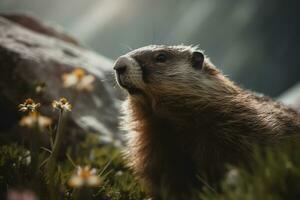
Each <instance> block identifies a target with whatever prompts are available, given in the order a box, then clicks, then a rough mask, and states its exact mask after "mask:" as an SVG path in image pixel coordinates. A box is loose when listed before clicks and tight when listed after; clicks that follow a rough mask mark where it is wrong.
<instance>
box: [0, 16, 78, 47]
mask: <svg viewBox="0 0 300 200" xmlns="http://www.w3.org/2000/svg"><path fill="white" fill-rule="evenodd" d="M0 16H1V17H3V18H5V19H8V20H9V21H12V22H15V23H17V24H19V25H21V26H23V27H25V28H27V29H30V30H31V31H34V32H37V33H41V34H43V35H47V36H50V37H54V38H57V39H61V40H63V41H65V42H68V43H71V44H74V45H78V46H79V42H78V41H77V40H76V39H75V38H73V37H72V36H70V35H67V34H66V33H64V32H63V30H61V28H59V27H58V26H56V27H53V26H49V25H46V24H44V23H41V22H40V21H39V20H38V19H36V18H35V17H33V16H31V15H28V14H18V13H13V14H8V13H2V14H0Z"/></svg>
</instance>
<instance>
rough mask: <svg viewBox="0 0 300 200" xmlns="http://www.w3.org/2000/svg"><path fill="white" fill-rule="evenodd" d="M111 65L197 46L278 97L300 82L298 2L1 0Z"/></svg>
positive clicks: (3, 6)
mask: <svg viewBox="0 0 300 200" xmlns="http://www.w3.org/2000/svg"><path fill="white" fill-rule="evenodd" d="M0 11H1V12H25V13H29V14H33V15H34V16H36V17H39V18H40V19H42V20H44V21H47V22H49V23H51V24H57V25H59V26H61V27H62V28H63V29H65V30H66V32H67V33H69V34H71V35H73V36H75V37H76V38H77V39H78V40H79V41H80V42H82V43H83V44H84V45H85V46H86V47H88V48H91V49H93V50H95V51H96V52H98V53H99V54H102V55H104V56H106V57H108V58H110V59H112V60H114V59H116V58H117V57H118V56H120V55H122V54H124V53H126V52H128V51H129V50H130V49H134V48H138V47H141V46H144V45H149V44H170V45H176V44H187V45H190V44H197V45H199V47H200V48H201V49H203V50H205V52H206V54H207V55H208V56H209V57H210V58H211V60H212V62H213V63H214V64H215V65H216V66H217V67H218V68H220V69H221V70H222V71H223V72H224V73H225V74H227V75H228V76H229V77H231V79H233V80H234V81H236V82H237V83H238V84H239V85H242V86H243V87H245V88H248V89H251V90H254V91H257V92H261V93H265V94H267V95H269V96H272V97H277V96H279V95H280V94H282V93H283V92H285V91H286V90H287V89H289V88H291V87H292V86H294V85H296V84H297V83H298V82H299V81H300V76H299V74H300V59H299V57H300V55H299V53H300V51H299V50H300V39H299V37H300V26H299V25H300V2H299V1H297V0H289V1H284V0H263V1H262V0H226V1H224V0H164V1H159V0H51V1H50V0H48V1H47V0H1V1H0Z"/></svg>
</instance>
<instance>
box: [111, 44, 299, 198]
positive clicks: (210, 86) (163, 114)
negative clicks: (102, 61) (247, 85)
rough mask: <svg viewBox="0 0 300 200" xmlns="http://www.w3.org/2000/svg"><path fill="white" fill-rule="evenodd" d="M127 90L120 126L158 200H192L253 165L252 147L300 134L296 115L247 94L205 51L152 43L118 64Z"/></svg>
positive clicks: (133, 164)
mask: <svg viewBox="0 0 300 200" xmlns="http://www.w3.org/2000/svg"><path fill="white" fill-rule="evenodd" d="M114 69H115V71H116V79H117V82H118V84H119V85H120V86H121V87H122V88H124V89H125V90H126V91H128V94H129V95H128V98H127V100H126V101H125V103H124V107H123V114H124V117H123V121H122V126H123V128H125V130H127V132H128V133H127V143H128V144H127V150H126V156H127V158H128V161H129V165H130V166H131V167H132V168H133V170H134V171H135V172H136V174H137V175H138V177H140V179H141V180H142V181H143V182H144V183H145V184H146V186H148V187H147V188H150V190H151V192H152V194H153V196H154V197H157V198H158V199H171V200H173V199H193V198H196V196H195V192H194V191H197V190H198V189H199V188H201V185H202V184H203V181H205V182H206V183H208V184H214V183H215V182H216V181H217V180H219V179H220V177H221V176H222V175H223V173H224V171H225V168H226V167H225V165H226V164H227V163H230V164H239V163H247V162H249V161H250V159H251V155H252V154H251V152H252V147H253V145H267V144H271V143H274V142H277V141H280V140H281V139H283V138H285V137H290V136H293V135H296V134H299V133H300V116H299V114H298V113H297V112H295V111H293V110H292V109H290V108H288V107H285V106H284V105H282V104H280V103H278V102H275V101H273V100H271V99H270V98H267V97H264V96H259V95H256V94H254V93H252V92H250V91H246V90H243V89H241V88H240V87H239V86H237V85H236V84H235V83H233V82H232V81H231V80H229V79H228V78H227V77H225V76H224V75H223V74H222V73H221V72H220V71H219V70H218V69H217V68H216V67H215V66H214V65H213V64H212V63H211V62H210V60H209V58H208V57H206V56H205V55H204V54H203V52H202V51H200V50H198V49H197V48H196V47H191V46H183V45H180V46H164V45H151V46H146V47H143V48H139V49H136V50H134V51H131V52H129V53H127V54H126V55H123V56H121V57H119V58H118V59H117V61H116V62H115V65H114Z"/></svg>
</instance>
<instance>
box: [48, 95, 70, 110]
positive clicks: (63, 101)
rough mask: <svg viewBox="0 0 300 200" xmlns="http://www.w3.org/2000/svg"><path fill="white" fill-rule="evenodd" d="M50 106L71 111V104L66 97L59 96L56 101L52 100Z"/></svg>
mask: <svg viewBox="0 0 300 200" xmlns="http://www.w3.org/2000/svg"><path fill="white" fill-rule="evenodd" d="M52 107H53V108H54V109H58V110H62V111H71V109H72V105H71V104H70V103H69V102H68V100H67V99H66V98H60V99H59V100H58V101H57V100H54V101H53V102H52Z"/></svg>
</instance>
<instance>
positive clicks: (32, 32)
mask: <svg viewBox="0 0 300 200" xmlns="http://www.w3.org/2000/svg"><path fill="white" fill-rule="evenodd" d="M8 19H9V20H8ZM20 24H21V25H20ZM27 25H28V26H29V28H27ZM53 30H54V29H52V28H48V27H46V26H43V25H42V24H41V23H40V22H39V21H37V20H34V21H32V20H30V19H28V17H27V16H25V17H24V18H23V17H22V16H21V15H11V16H7V15H6V16H5V17H3V16H2V17H0V97H1V98H0V113H1V118H0V120H1V123H0V133H4V132H9V131H10V130H13V129H15V128H16V125H17V124H18V121H19V120H20V117H21V115H22V113H20V112H18V108H17V105H18V104H19V103H21V102H23V101H24V99H26V98H29V97H31V98H33V99H34V100H36V101H38V102H41V103H42V105H43V106H42V107H41V112H42V113H43V114H46V115H50V116H52V117H55V116H57V112H54V111H53V110H52V109H51V106H50V105H51V101H52V100H54V99H58V98H60V97H66V98H67V99H69V100H70V101H74V100H75V97H74V96H75V95H74V94H75V93H74V92H73V90H71V89H66V88H63V86H62V79H61V77H62V74H63V73H68V72H70V71H72V70H74V69H75V68H77V67H81V68H83V69H84V70H86V71H87V72H88V73H89V74H91V75H94V76H95V78H96V80H95V83H94V86H95V87H94V90H93V91H92V92H82V93H80V94H79V95H78V97H77V98H76V103H75V107H74V109H73V110H72V112H71V113H70V121H71V124H74V126H73V127H67V128H73V129H74V128H75V129H78V130H80V131H81V132H93V133H99V134H101V135H102V140H105V141H111V140H113V139H117V140H118V139H119V138H120V137H119V134H118V132H119V131H118V111H119V104H120V103H119V101H120V100H119V97H120V94H119V90H117V89H116V87H115V81H114V78H113V71H112V61H111V60H109V59H107V58H105V57H103V56H101V55H98V54H97V53H95V52H92V51H89V50H87V49H84V48H83V47H80V46H78V43H77V42H76V40H73V39H70V38H71V37H69V36H67V35H65V34H62V33H60V32H55V31H53ZM40 83H45V85H46V89H45V92H44V93H43V94H39V93H36V86H37V85H39V84H40Z"/></svg>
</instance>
